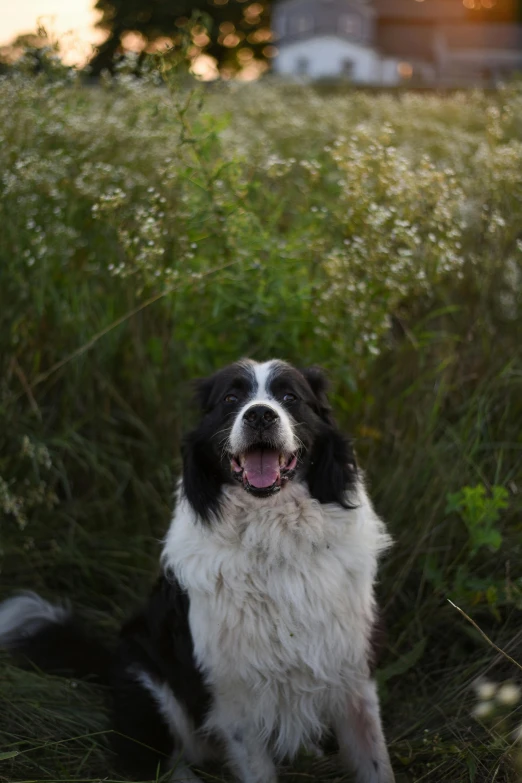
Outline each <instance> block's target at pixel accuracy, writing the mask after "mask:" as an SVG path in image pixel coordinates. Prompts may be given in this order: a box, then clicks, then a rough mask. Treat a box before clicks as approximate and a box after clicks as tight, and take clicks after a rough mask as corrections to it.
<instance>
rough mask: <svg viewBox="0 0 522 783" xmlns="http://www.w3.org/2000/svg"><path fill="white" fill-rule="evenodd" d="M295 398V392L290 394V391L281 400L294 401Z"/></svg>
mask: <svg viewBox="0 0 522 783" xmlns="http://www.w3.org/2000/svg"><path fill="white" fill-rule="evenodd" d="M296 400H297V397H296V396H295V394H290V392H289V393H288V394H285V396H284V397H283V402H295V401H296Z"/></svg>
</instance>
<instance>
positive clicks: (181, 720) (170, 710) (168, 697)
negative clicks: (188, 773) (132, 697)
mask: <svg viewBox="0 0 522 783" xmlns="http://www.w3.org/2000/svg"><path fill="white" fill-rule="evenodd" d="M130 674H132V676H133V677H134V678H135V679H136V680H137V681H138V682H139V683H140V684H141V685H143V687H144V688H145V689H146V690H147V691H149V693H150V694H151V695H152V696H153V698H154V700H155V702H156V704H157V705H158V709H159V711H160V713H161V714H162V715H163V717H164V718H165V720H166V722H167V725H168V727H169V729H170V732H171V734H172V736H173V737H174V739H175V740H177V742H178V743H179V744H180V746H181V747H182V748H183V750H184V753H185V756H186V757H187V759H188V760H189V761H190V762H191V763H192V764H200V763H201V762H202V761H203V758H204V753H203V750H204V748H203V747H202V743H201V742H200V741H198V739H197V736H196V732H195V727H194V722H193V721H192V720H191V719H190V717H189V716H188V715H187V711H186V710H185V708H184V707H183V706H182V705H181V704H180V702H179V701H178V699H176V697H175V696H174V694H173V692H172V689H171V688H170V687H169V686H168V684H167V683H166V682H159V681H157V680H155V679H154V678H153V677H152V676H151V675H150V674H149V673H148V672H146V671H143V670H137V669H136V670H134V669H131V670H130Z"/></svg>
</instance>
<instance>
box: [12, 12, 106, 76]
mask: <svg viewBox="0 0 522 783" xmlns="http://www.w3.org/2000/svg"><path fill="white" fill-rule="evenodd" d="M93 6H94V3H93V2H90V0H18V2H14V3H13V2H12V0H0V19H1V22H0V45H4V44H8V43H10V42H11V41H13V39H14V38H16V37H17V36H18V35H22V34H24V33H34V32H36V28H37V26H38V24H43V25H44V26H45V28H46V29H47V30H48V32H49V34H50V35H51V37H52V38H53V39H58V40H59V41H60V48H61V50H62V52H63V59H64V60H65V62H67V63H69V64H73V63H76V64H83V63H84V62H85V61H86V60H87V59H88V58H89V57H90V55H91V53H92V47H93V45H95V44H97V43H100V41H102V40H103V38H104V33H103V32H102V31H101V30H97V29H96V28H95V24H96V21H97V19H98V17H99V14H97V13H96V12H95V11H94V8H93Z"/></svg>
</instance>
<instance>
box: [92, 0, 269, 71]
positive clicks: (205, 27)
mask: <svg viewBox="0 0 522 783" xmlns="http://www.w3.org/2000/svg"><path fill="white" fill-rule="evenodd" d="M95 7H96V10H97V11H100V12H101V14H102V16H101V19H100V22H99V23H98V25H99V26H100V27H101V28H103V29H104V30H107V31H108V33H109V35H108V38H107V40H106V41H105V42H104V43H103V44H101V46H100V47H99V48H98V51H97V53H96V54H95V56H94V57H93V59H92V61H91V63H90V67H91V71H92V73H93V74H94V75H95V76H98V75H100V74H101V73H102V71H103V70H104V69H107V70H109V71H111V72H113V71H114V65H115V62H116V61H117V55H118V53H119V52H120V51H121V42H122V38H123V37H124V36H125V34H126V33H129V32H132V33H134V34H138V35H139V36H140V37H141V39H142V42H143V47H144V51H145V50H147V49H149V50H152V51H154V48H155V43H156V42H157V41H158V39H160V40H162V39H163V40H164V39H165V38H168V39H169V41H170V45H171V46H174V47H177V48H182V49H184V50H185V51H186V52H187V55H188V58H189V59H193V58H194V57H195V56H197V54H199V53H200V52H201V51H204V52H205V54H207V55H210V56H211V57H214V58H215V59H216V61H217V63H218V64H219V66H220V68H221V70H222V71H223V72H224V73H225V74H227V73H228V74H230V73H233V72H234V71H236V70H237V69H238V68H239V67H240V66H241V65H244V64H245V62H247V61H248V62H252V61H254V60H255V59H258V60H261V61H263V60H265V58H266V45H267V41H269V40H270V38H271V35H270V27H269V4H268V3H266V2H264V0H262V1H261V2H255V3H246V2H245V0H226V2H214V1H213V0H197V1H196V2H195V1H194V0H175V2H170V1H169V0H156V1H155V2H154V3H151V2H148V1H147V0H98V2H97V3H96V6H95ZM196 17H198V18H197V19H196ZM187 36H188V44H189V46H187V41H186V37H187Z"/></svg>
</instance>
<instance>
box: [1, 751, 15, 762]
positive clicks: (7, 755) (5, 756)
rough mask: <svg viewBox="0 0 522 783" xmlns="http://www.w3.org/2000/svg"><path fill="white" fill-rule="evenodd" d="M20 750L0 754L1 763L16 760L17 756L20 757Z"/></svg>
mask: <svg viewBox="0 0 522 783" xmlns="http://www.w3.org/2000/svg"><path fill="white" fill-rule="evenodd" d="M19 755H20V751H19V750H6V751H4V752H3V753H0V761H6V759H14V757H15V756H19Z"/></svg>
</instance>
